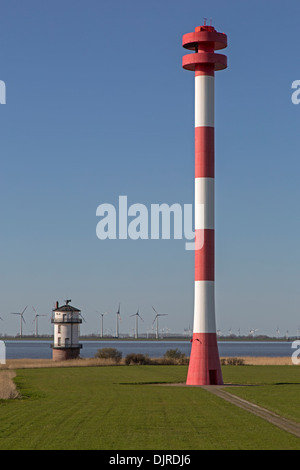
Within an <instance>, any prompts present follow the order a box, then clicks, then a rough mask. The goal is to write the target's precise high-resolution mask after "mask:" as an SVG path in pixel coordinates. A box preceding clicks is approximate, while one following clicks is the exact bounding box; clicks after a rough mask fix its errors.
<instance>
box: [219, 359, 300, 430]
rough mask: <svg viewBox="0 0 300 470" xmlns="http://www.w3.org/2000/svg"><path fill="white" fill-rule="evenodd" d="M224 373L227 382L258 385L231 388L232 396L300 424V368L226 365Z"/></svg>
mask: <svg viewBox="0 0 300 470" xmlns="http://www.w3.org/2000/svg"><path fill="white" fill-rule="evenodd" d="M252 368H253V371H252ZM224 372H225V373H224V375H225V377H224V380H226V381H227V382H231V383H234V382H237V383H244V384H252V385H256V386H253V387H239V388H232V389H230V390H228V389H227V390H228V391H230V393H233V394H235V395H237V396H239V397H241V398H244V399H245V400H249V401H251V402H252V403H255V404H257V405H260V406H262V407H263V408H267V409H268V410H270V411H274V412H275V413H277V414H279V415H280V416H283V417H285V418H288V419H290V420H292V421H295V422H297V423H300V406H299V395H300V367H296V366H257V367H254V366H249V367H238V368H237V367H231V366H226V367H225V368H224ZM252 372H253V373H252Z"/></svg>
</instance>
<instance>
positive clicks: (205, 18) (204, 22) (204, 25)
mask: <svg viewBox="0 0 300 470" xmlns="http://www.w3.org/2000/svg"><path fill="white" fill-rule="evenodd" d="M203 20H204V24H203V26H206V20H207V18H203Z"/></svg>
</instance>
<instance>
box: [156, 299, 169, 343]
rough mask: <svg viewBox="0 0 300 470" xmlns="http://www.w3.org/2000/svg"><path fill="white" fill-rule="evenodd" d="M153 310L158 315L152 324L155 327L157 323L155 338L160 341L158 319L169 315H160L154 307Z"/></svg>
mask: <svg viewBox="0 0 300 470" xmlns="http://www.w3.org/2000/svg"><path fill="white" fill-rule="evenodd" d="M152 308H153V310H154V312H155V314H156V315H155V318H154V320H153V323H152V324H153V325H154V323H155V322H156V335H155V336H156V339H158V338H159V332H158V317H164V316H166V315H168V314H167V313H158V312H157V311H156V310H155V308H154V307H152Z"/></svg>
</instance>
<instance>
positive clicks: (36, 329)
mask: <svg viewBox="0 0 300 470" xmlns="http://www.w3.org/2000/svg"><path fill="white" fill-rule="evenodd" d="M32 309H33V311H34V312H35V317H34V320H33V321H34V322H35V336H38V317H46V316H47V315H40V314H39V313H37V311H36V309H35V308H34V306H33V305H32Z"/></svg>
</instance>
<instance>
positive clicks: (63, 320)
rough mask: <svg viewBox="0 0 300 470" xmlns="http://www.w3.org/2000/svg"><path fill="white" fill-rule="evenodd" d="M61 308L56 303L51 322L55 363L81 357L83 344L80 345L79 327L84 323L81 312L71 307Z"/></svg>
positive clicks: (64, 306)
mask: <svg viewBox="0 0 300 470" xmlns="http://www.w3.org/2000/svg"><path fill="white" fill-rule="evenodd" d="M65 302H66V303H65V305H62V307H59V304H58V302H56V305H55V309H54V310H53V317H52V320H51V322H52V323H53V324H54V343H53V344H52V345H51V347H52V358H53V361H64V360H67V359H76V358H77V357H79V353H80V349H81V348H82V344H79V325H80V323H82V318H81V310H79V309H78V308H75V307H72V305H69V304H70V302H71V300H66V301H65Z"/></svg>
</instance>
